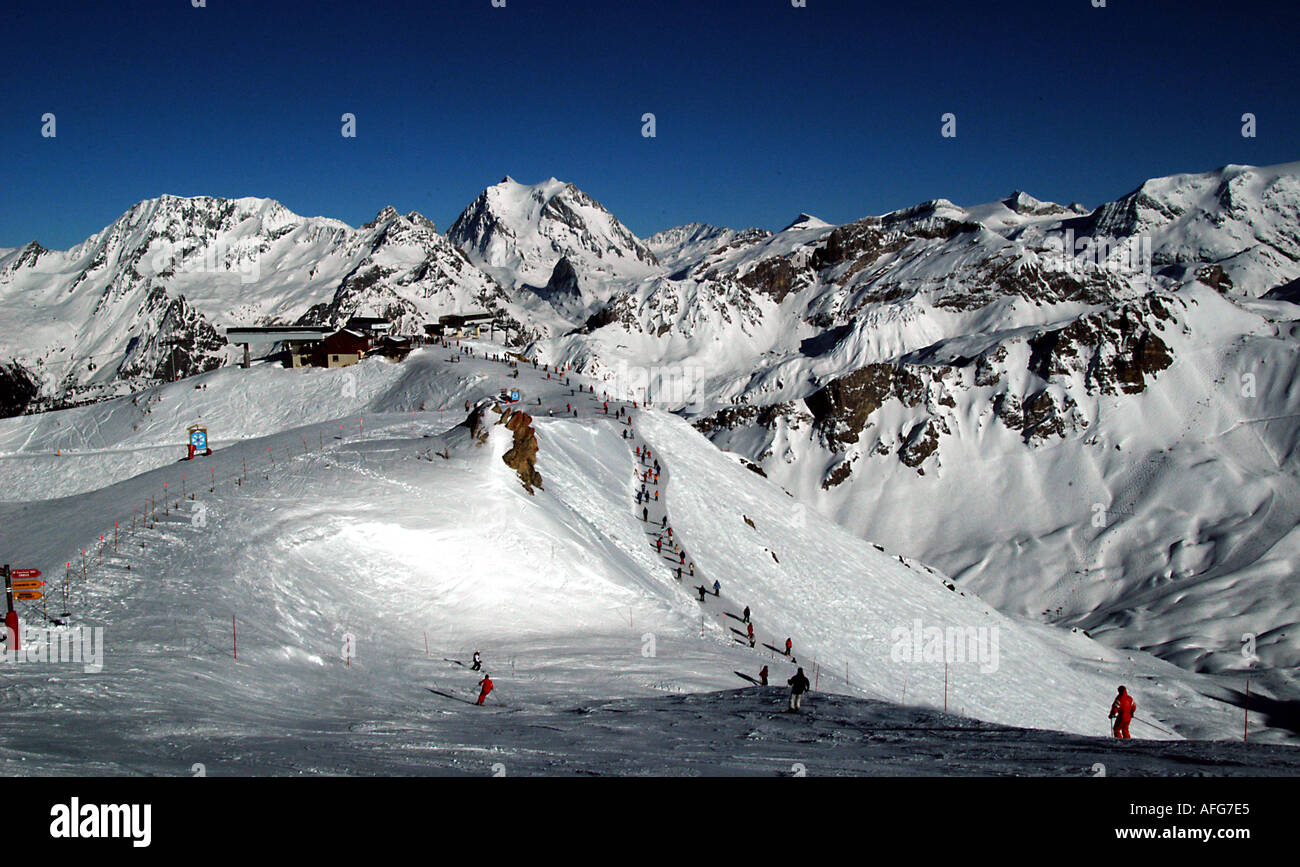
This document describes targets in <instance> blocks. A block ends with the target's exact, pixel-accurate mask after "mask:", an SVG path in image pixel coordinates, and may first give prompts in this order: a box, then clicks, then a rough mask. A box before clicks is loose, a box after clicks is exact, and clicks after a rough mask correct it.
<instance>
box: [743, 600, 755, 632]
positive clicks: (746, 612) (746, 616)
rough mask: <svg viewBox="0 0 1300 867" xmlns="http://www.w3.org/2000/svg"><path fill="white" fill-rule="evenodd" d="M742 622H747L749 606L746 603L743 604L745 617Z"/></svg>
mask: <svg viewBox="0 0 1300 867" xmlns="http://www.w3.org/2000/svg"><path fill="white" fill-rule="evenodd" d="M743 622H745V623H748V622H749V606H748V605H746V606H745V617H744V621H743ZM750 631H751V632H752V631H753V630H750Z"/></svg>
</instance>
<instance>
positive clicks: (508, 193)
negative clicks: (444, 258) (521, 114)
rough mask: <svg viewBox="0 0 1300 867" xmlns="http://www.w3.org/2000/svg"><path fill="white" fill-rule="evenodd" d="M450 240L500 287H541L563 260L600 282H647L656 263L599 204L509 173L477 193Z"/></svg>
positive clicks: (569, 189) (564, 186)
mask: <svg viewBox="0 0 1300 867" xmlns="http://www.w3.org/2000/svg"><path fill="white" fill-rule="evenodd" d="M447 237H448V239H450V240H451V241H452V243H454V244H456V245H457V246H458V247H460V248H461V249H462V250H463V251H464V252H465V253H466V255H468V256H469V257H470V259H471V261H473V262H474V263H475V264H476V265H478V266H479V267H481V268H484V269H485V270H487V271H488V272H489V273H492V274H493V276H495V277H496V278H497V279H498V281H500V282H502V283H503V284H505V285H513V286H522V285H530V286H542V285H544V284H545V283H546V282H547V280H548V278H549V277H550V274H551V272H552V271H553V270H554V268H555V264H556V263H557V262H558V261H559V260H560V259H561V258H568V259H569V261H570V262H571V263H572V265H573V266H574V268H575V269H576V270H577V271H578V272H580V273H583V274H588V273H593V274H596V275H599V276H601V277H602V278H604V279H619V278H639V277H644V276H647V275H649V274H651V273H653V272H655V271H657V270H658V265H659V263H658V260H657V259H656V258H655V254H654V253H653V252H652V251H651V250H650V248H649V247H647V246H646V244H645V242H643V241H641V239H639V238H637V237H636V236H635V235H634V234H632V232H631V231H629V230H628V229H627V227H626V226H624V225H623V224H622V223H620V222H619V221H618V219H617V218H616V217H615V216H614V215H613V214H611V213H610V212H609V211H608V210H606V208H605V207H604V206H603V205H601V204H600V203H599V202H597V201H596V200H595V199H593V198H591V197H590V196H588V195H587V194H586V193H584V192H583V191H582V190H579V189H578V188H577V187H575V186H574V185H573V184H570V183H566V182H564V181H561V180H558V179H556V178H548V179H547V180H545V181H542V182H541V183H538V184H531V185H530V184H521V183H519V182H518V181H515V180H514V179H512V178H510V177H509V176H507V177H506V178H505V179H504V180H503V181H502V182H501V183H499V184H496V185H495V186H491V187H488V188H487V189H486V190H484V191H483V192H482V193H481V194H479V196H478V198H476V199H475V200H474V202H473V203H472V204H471V205H470V206H469V207H468V208H466V209H465V211H464V212H463V213H462V214H461V215H460V216H459V217H458V218H457V219H456V222H455V223H453V224H452V226H451V228H450V229H449V230H448V232H447Z"/></svg>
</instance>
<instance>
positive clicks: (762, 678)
mask: <svg viewBox="0 0 1300 867" xmlns="http://www.w3.org/2000/svg"><path fill="white" fill-rule="evenodd" d="M758 682H759V684H761V685H762V686H767V666H766V665H765V666H763V670H762V671H760V672H759V673H758Z"/></svg>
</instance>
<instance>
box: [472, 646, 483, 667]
mask: <svg viewBox="0 0 1300 867" xmlns="http://www.w3.org/2000/svg"><path fill="white" fill-rule="evenodd" d="M482 669H483V655H482V654H480V653H479V652H478V651H477V650H476V651H474V664H473V665H471V666H470V667H469V670H470V671H481V670H482Z"/></svg>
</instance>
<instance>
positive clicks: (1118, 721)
mask: <svg viewBox="0 0 1300 867" xmlns="http://www.w3.org/2000/svg"><path fill="white" fill-rule="evenodd" d="M1137 708H1138V706H1137V702H1135V701H1134V700H1133V696H1131V695H1129V694H1128V690H1126V689H1125V688H1124V687H1122V686H1121V687H1120V688H1119V694H1118V695H1117V696H1115V701H1113V702H1111V705H1110V718H1111V719H1113V720H1114V721H1115V723H1114V732H1115V737H1117V738H1127V737H1128V736H1129V734H1128V725H1129V722H1131V721H1132V719H1133V714H1135V713H1137Z"/></svg>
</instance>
